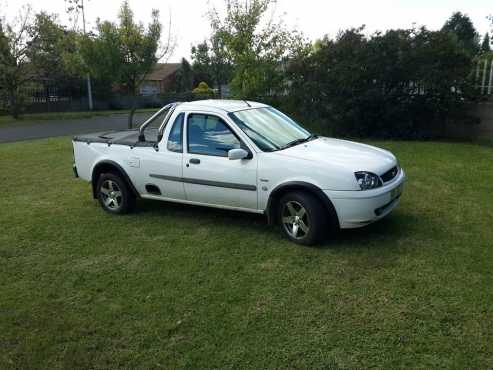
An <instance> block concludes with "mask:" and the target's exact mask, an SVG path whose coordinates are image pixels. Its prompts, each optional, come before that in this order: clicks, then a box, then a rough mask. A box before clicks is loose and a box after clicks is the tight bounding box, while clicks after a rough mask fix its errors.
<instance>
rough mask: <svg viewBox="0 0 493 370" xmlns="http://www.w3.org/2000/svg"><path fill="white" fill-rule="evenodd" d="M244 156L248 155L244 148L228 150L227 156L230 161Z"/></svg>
mask: <svg viewBox="0 0 493 370" xmlns="http://www.w3.org/2000/svg"><path fill="white" fill-rule="evenodd" d="M246 157H248V152H247V151H246V150H245V149H231V150H230V151H229V152H228V158H229V159H230V160H232V161H234V160H237V159H245V158H246Z"/></svg>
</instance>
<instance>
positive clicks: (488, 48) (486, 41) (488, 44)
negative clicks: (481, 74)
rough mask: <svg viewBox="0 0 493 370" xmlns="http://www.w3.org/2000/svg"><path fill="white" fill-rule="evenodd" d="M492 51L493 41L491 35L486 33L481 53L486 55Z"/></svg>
mask: <svg viewBox="0 0 493 370" xmlns="http://www.w3.org/2000/svg"><path fill="white" fill-rule="evenodd" d="M489 51H491V40H490V34H489V33H488V32H486V33H485V34H484V37H483V42H482V43H481V52H483V53H486V52H489Z"/></svg>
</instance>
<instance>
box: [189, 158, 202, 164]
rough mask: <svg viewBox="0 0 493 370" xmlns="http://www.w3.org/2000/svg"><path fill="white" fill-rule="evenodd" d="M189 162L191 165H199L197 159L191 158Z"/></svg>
mask: <svg viewBox="0 0 493 370" xmlns="http://www.w3.org/2000/svg"><path fill="white" fill-rule="evenodd" d="M189 162H190V163H192V164H200V159H198V158H191V159H190V161H189Z"/></svg>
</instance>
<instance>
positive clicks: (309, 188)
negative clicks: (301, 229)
mask: <svg viewBox="0 0 493 370" xmlns="http://www.w3.org/2000/svg"><path fill="white" fill-rule="evenodd" d="M292 191H303V192H306V193H309V194H311V195H313V196H314V197H316V198H317V199H319V200H320V201H321V202H322V204H323V206H324V207H325V209H326V210H327V212H328V213H329V215H330V216H331V219H332V220H333V221H334V222H336V223H337V224H336V225H335V226H337V227H339V217H338V216H337V212H336V209H335V207H334V205H333V204H332V202H331V200H330V199H329V197H328V196H327V195H326V194H325V193H324V192H323V191H322V189H320V188H319V187H318V186H316V185H313V184H311V183H309V182H304V181H290V182H287V183H284V184H280V185H278V186H277V187H275V188H274V190H272V191H271V193H270V195H269V200H268V201H267V207H266V210H265V214H266V216H267V220H268V222H269V224H273V223H275V221H276V217H277V211H278V206H279V201H280V200H281V197H282V196H283V195H284V194H286V193H289V192H292Z"/></svg>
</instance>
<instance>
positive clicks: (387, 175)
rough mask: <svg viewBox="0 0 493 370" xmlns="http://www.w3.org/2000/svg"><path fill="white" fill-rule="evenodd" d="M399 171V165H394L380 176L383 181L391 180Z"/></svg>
mask: <svg viewBox="0 0 493 370" xmlns="http://www.w3.org/2000/svg"><path fill="white" fill-rule="evenodd" d="M398 173H399V168H397V166H395V167H392V168H391V169H390V170H388V171H387V172H385V173H384V174H383V175H382V176H380V178H381V179H382V181H383V182H389V181H391V180H392V179H393V178H394V177H396V176H397V174H398Z"/></svg>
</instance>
